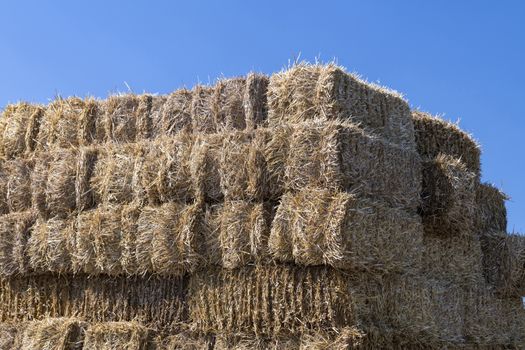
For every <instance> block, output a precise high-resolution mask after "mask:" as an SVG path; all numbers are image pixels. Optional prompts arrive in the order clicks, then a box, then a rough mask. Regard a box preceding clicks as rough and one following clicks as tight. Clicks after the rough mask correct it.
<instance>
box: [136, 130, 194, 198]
mask: <svg viewBox="0 0 525 350" xmlns="http://www.w3.org/2000/svg"><path fill="white" fill-rule="evenodd" d="M192 144H193V136H192V135H191V134H188V133H179V134H178V135H176V136H172V137H161V138H158V139H156V140H155V141H153V142H149V143H145V144H144V145H143V147H144V157H143V160H142V168H141V169H140V170H138V177H139V180H140V182H141V187H142V188H143V189H144V191H145V196H146V198H147V201H148V203H149V204H159V203H165V202H170V201H180V202H187V201H189V200H190V199H192V198H194V193H193V189H194V188H193V184H192V174H191V172H190V155H191V150H192Z"/></svg>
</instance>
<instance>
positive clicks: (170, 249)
mask: <svg viewBox="0 0 525 350" xmlns="http://www.w3.org/2000/svg"><path fill="white" fill-rule="evenodd" d="M199 212H200V206H199V205H198V204H193V205H186V204H181V203H174V202H172V203H166V204H163V205H162V206H160V207H145V208H143V209H142V211H141V213H140V215H139V218H138V221H137V234H136V259H137V272H138V273H139V274H145V273H147V272H155V273H158V274H161V275H182V274H184V273H187V272H192V271H194V270H195V269H196V268H197V266H198V264H199V262H200V261H201V256H200V254H199V253H200V249H201V247H200V245H201V243H202V239H201V237H200V232H199V231H200V230H198V227H199V226H198V225H199V217H200V215H199Z"/></svg>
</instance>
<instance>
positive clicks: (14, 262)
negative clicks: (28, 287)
mask: <svg viewBox="0 0 525 350" xmlns="http://www.w3.org/2000/svg"><path fill="white" fill-rule="evenodd" d="M34 222H35V215H34V214H33V213H32V212H29V211H28V212H21V213H10V214H6V215H2V216H1V217H0V275H2V276H11V275H15V274H22V273H25V272H26V271H27V269H28V267H29V263H28V261H27V253H26V249H27V241H28V239H29V235H30V233H31V227H32V225H33V224H34Z"/></svg>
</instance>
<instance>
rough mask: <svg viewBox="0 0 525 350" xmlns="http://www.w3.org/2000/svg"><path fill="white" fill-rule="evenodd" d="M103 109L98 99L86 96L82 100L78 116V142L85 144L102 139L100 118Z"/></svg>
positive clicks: (81, 144)
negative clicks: (82, 103)
mask: <svg viewBox="0 0 525 350" xmlns="http://www.w3.org/2000/svg"><path fill="white" fill-rule="evenodd" d="M102 114H103V111H102V109H101V103H100V101H97V100H95V99H94V98H88V99H86V100H85V101H84V108H83V109H82V113H81V114H80V115H79V116H78V131H77V132H78V143H79V145H80V146H87V145H90V144H93V143H96V142H102V141H103V131H101V130H97V127H98V129H100V126H99V125H100V122H101V121H100V119H101V115H102Z"/></svg>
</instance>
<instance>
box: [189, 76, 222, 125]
mask: <svg viewBox="0 0 525 350" xmlns="http://www.w3.org/2000/svg"><path fill="white" fill-rule="evenodd" d="M214 90H215V89H214V88H213V87H211V86H202V85H197V86H196V87H195V88H194V89H193V90H192V95H193V98H192V101H191V126H192V130H193V132H195V133H204V134H209V133H214V132H216V131H217V125H216V124H215V118H214V115H213V102H214V94H215V91H214Z"/></svg>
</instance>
